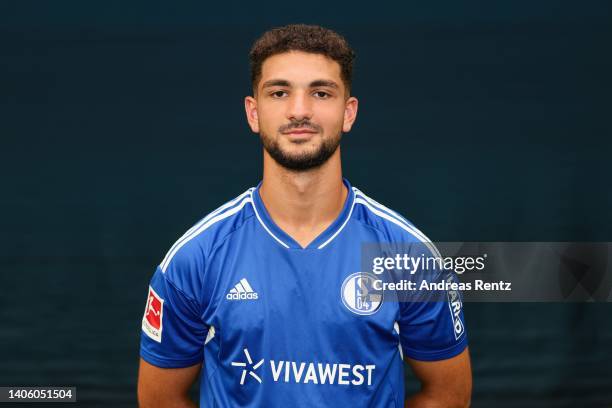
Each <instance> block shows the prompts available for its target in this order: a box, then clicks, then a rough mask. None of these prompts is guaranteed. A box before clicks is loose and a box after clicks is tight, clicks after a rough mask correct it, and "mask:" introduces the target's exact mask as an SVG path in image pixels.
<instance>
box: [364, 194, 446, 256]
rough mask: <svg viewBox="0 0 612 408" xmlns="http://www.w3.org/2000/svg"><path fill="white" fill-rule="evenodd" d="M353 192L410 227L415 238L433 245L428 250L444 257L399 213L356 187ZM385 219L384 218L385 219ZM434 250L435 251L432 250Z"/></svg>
mask: <svg viewBox="0 0 612 408" xmlns="http://www.w3.org/2000/svg"><path fill="white" fill-rule="evenodd" d="M353 190H355V193H356V194H357V196H358V197H361V198H363V199H364V200H366V201H367V202H368V203H369V204H371V205H372V206H374V207H376V208H378V209H379V210H382V211H383V212H385V213H386V214H388V215H390V216H393V217H394V218H395V219H396V220H398V221H400V222H402V223H403V224H404V225H405V226H406V227H408V228H409V229H410V230H411V231H410V232H411V233H412V235H414V236H415V237H417V238H418V239H419V240H420V241H421V242H423V243H424V244H426V245H427V244H428V243H429V244H431V245H428V248H429V250H430V251H432V254H433V255H435V256H437V257H442V255H440V251H438V248H436V246H435V245H433V243H432V241H431V240H430V239H429V238H428V237H427V236H426V235H425V234H423V232H421V230H419V229H418V228H417V227H415V226H414V225H410V224H409V223H408V222H407V221H406V220H405V219H403V217H402V216H401V215H399V214H398V213H397V212H395V211H393V210H392V209H390V208H389V207H386V206H384V205H383V204H381V203H379V202H378V201H376V200H374V199H373V198H371V197H368V196H367V195H366V194H365V193H364V192H363V191H361V190H359V189H358V188H356V187H353ZM383 218H384V217H383ZM432 248H433V249H432Z"/></svg>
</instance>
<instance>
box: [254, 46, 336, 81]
mask: <svg viewBox="0 0 612 408" xmlns="http://www.w3.org/2000/svg"><path fill="white" fill-rule="evenodd" d="M270 79H284V80H287V81H289V82H309V81H311V80H315V79H327V80H332V81H334V82H337V83H338V85H340V86H342V78H341V75H340V64H338V63H337V62H336V61H334V60H333V59H331V58H328V57H326V56H325V55H322V54H312V53H307V52H302V51H289V52H284V53H282V54H276V55H273V56H271V57H268V58H266V60H265V61H264V62H263V64H262V66H261V80H260V82H259V84H260V85H261V84H262V83H264V82H265V81H266V80H270Z"/></svg>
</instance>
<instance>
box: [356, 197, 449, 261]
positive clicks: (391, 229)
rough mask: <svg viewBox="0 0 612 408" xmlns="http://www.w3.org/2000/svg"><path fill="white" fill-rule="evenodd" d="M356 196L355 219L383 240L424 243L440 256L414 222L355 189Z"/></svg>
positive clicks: (434, 253)
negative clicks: (371, 229)
mask: <svg viewBox="0 0 612 408" xmlns="http://www.w3.org/2000/svg"><path fill="white" fill-rule="evenodd" d="M353 192H354V194H355V208H354V212H355V215H354V216H355V218H356V219H357V220H358V221H360V222H361V223H362V224H365V225H367V226H369V227H371V228H373V229H375V230H377V231H378V232H379V234H380V236H381V239H383V240H385V241H387V242H393V243H423V244H424V245H425V246H427V247H428V248H429V250H430V251H431V252H432V254H433V255H436V256H439V252H438V250H437V248H436V247H435V246H434V245H433V243H432V241H431V240H430V239H429V237H427V236H426V235H425V234H424V233H423V232H422V231H421V230H419V229H418V228H417V227H416V226H415V225H414V224H413V223H412V222H410V221H409V220H408V219H406V218H405V217H403V216H402V215H400V214H399V213H398V212H396V211H394V210H392V209H390V208H389V207H386V206H385V205H383V204H381V203H379V202H378V201H376V200H374V199H373V198H371V197H369V196H368V195H366V194H365V193H364V192H363V191H361V190H360V189H358V188H356V187H353Z"/></svg>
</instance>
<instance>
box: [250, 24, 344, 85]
mask: <svg viewBox="0 0 612 408" xmlns="http://www.w3.org/2000/svg"><path fill="white" fill-rule="evenodd" d="M287 51H303V52H309V53H313V54H322V55H325V56H326V57H328V58H331V59H332V60H334V61H336V62H337V63H338V64H340V75H341V78H342V81H343V82H344V85H345V87H346V90H347V95H349V94H350V91H351V80H352V76H353V60H354V59H355V53H354V52H353V50H352V49H351V47H350V46H349V44H348V42H347V41H346V39H344V37H342V36H341V35H340V34H338V33H336V32H335V31H332V30H330V29H327V28H323V27H320V26H316V25H306V24H290V25H286V26H284V27H277V28H273V29H272V30H269V31H266V32H265V33H263V35H262V36H261V37H259V39H257V41H255V43H254V44H253V47H251V51H250V52H249V60H250V63H251V83H252V85H253V90H256V89H257V83H258V82H259V80H260V79H261V66H262V65H263V63H264V61H265V60H266V59H267V58H269V57H271V56H273V55H276V54H282V53H284V52H287Z"/></svg>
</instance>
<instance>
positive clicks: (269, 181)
mask: <svg viewBox="0 0 612 408" xmlns="http://www.w3.org/2000/svg"><path fill="white" fill-rule="evenodd" d="M259 194H260V195H261V199H262V201H263V203H264V205H265V206H266V209H267V210H268V213H269V214H270V217H271V218H272V220H273V221H274V222H275V223H276V225H278V226H279V227H280V228H281V229H282V230H283V231H285V232H286V233H287V234H289V235H290V236H291V237H292V238H293V239H294V240H295V241H296V242H298V243H299V244H300V245H301V246H302V247H306V246H307V245H308V243H310V242H311V241H312V240H314V239H315V238H316V237H317V236H318V235H319V234H320V233H322V232H323V231H324V230H325V229H326V228H327V227H328V226H329V225H330V224H331V223H332V222H333V221H334V220H335V219H336V218H337V217H338V215H339V214H340V212H341V211H342V207H343V205H344V202H345V200H346V196H347V194H348V191H347V189H346V187H345V186H344V183H343V182H342V168H341V162H340V148H339V147H338V149H337V150H336V152H335V153H334V154H333V155H332V156H331V157H330V158H329V160H328V161H327V162H325V163H324V164H323V165H322V166H320V167H318V168H316V169H312V170H308V171H301V172H295V171H291V170H287V169H285V168H283V167H281V166H280V165H279V164H278V163H276V161H274V159H272V157H270V156H269V155H268V153H267V152H266V151H265V150H264V176H263V182H262V185H261V187H260V190H259Z"/></svg>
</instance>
